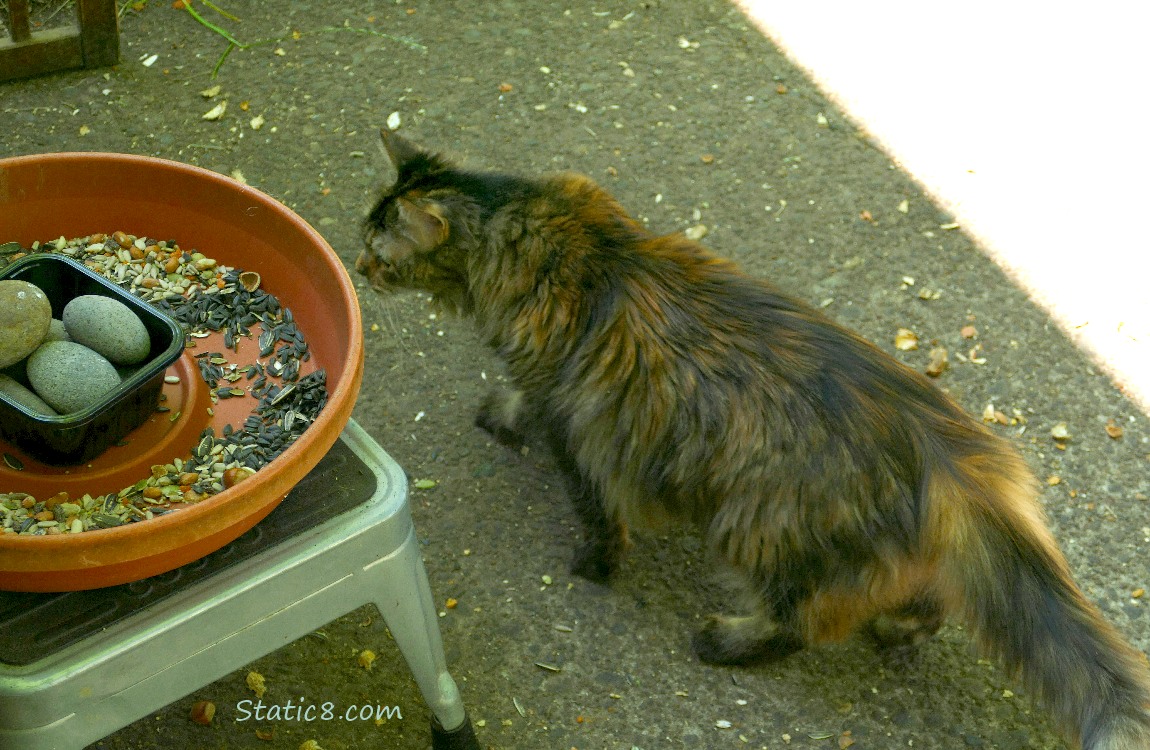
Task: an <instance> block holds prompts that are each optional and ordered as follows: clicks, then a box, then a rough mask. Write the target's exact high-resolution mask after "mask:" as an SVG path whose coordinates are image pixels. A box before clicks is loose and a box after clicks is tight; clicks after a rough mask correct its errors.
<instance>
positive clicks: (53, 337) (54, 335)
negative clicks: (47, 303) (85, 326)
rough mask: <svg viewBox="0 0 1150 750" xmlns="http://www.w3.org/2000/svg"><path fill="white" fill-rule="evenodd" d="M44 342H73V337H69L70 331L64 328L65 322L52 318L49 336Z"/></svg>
mask: <svg viewBox="0 0 1150 750" xmlns="http://www.w3.org/2000/svg"><path fill="white" fill-rule="evenodd" d="M44 341H72V337H71V336H69V335H68V329H66V328H64V321H62V320H60V319H59V318H52V322H51V323H50V324H49V325H48V335H47V336H45V337H44Z"/></svg>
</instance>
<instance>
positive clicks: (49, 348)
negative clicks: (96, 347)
mask: <svg viewBox="0 0 1150 750" xmlns="http://www.w3.org/2000/svg"><path fill="white" fill-rule="evenodd" d="M28 382H30V383H31V384H32V388H33V390H35V391H36V393H37V395H39V396H40V398H42V399H44V400H45V401H47V402H48V403H49V404H50V405H51V406H52V408H53V409H55V410H56V411H58V412H60V413H61V414H71V413H73V412H77V411H80V410H82V409H86V408H87V407H89V406H92V405H94V404H97V403H99V402H100V401H101V400H102V399H103V398H105V397H106V396H107V395H108V392H109V391H111V390H114V389H115V388H116V387H117V386H119V385H120V376H119V374H117V373H116V368H115V367H114V366H113V365H112V363H111V362H109V361H108V360H106V359H104V358H103V357H102V356H100V354H99V353H98V352H95V351H93V350H91V349H89V348H88V347H86V346H84V345H83V344H78V343H76V342H74V341H49V342H48V343H46V344H42V345H41V346H40V348H39V349H37V350H36V351H34V352H32V356H30V357H28Z"/></svg>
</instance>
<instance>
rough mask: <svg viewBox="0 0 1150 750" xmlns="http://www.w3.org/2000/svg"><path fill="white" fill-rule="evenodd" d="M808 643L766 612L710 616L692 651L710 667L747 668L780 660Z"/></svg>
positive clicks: (695, 637)
mask: <svg viewBox="0 0 1150 750" xmlns="http://www.w3.org/2000/svg"><path fill="white" fill-rule="evenodd" d="M805 645H806V644H805V643H804V642H803V639H802V637H801V636H800V635H799V634H798V633H795V632H792V631H791V630H790V629H789V628H786V627H784V626H780V625H779V624H778V623H776V622H775V621H774V620H773V619H772V618H771V617H769V616H767V615H766V614H765V613H755V614H753V615H743V616H738V617H732V616H727V615H711V616H710V617H708V618H707V623H706V625H704V626H703V627H702V629H700V630H699V631H697V632H696V633H695V635H694V636H693V637H692V638H691V648H692V649H693V650H694V652H695V655H696V656H698V657H699V660H700V661H702V662H705V663H707V664H716V665H727V666H734V665H740V666H747V665H752V664H768V663H771V662H775V661H780V660H782V659H784V658H786V657H788V656H790V655H791V654H793V653H795V652H797V651H801V650H802V649H803V648H804V646H805Z"/></svg>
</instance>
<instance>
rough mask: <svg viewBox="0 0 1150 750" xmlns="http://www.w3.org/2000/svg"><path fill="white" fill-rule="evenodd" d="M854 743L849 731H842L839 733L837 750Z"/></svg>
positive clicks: (845, 748)
mask: <svg viewBox="0 0 1150 750" xmlns="http://www.w3.org/2000/svg"><path fill="white" fill-rule="evenodd" d="M853 744H855V741H854V738H853V737H851V733H850V731H846V732H843V733H842V734H840V735H839V750H847V748H848V747H850V746H851V745H853Z"/></svg>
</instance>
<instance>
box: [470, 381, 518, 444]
mask: <svg viewBox="0 0 1150 750" xmlns="http://www.w3.org/2000/svg"><path fill="white" fill-rule="evenodd" d="M508 401H509V399H508V397H506V396H504V395H503V394H501V393H499V392H492V393H489V394H487V396H486V397H485V398H484V399H483V403H481V404H480V405H479V411H478V412H477V413H476V415H475V426H476V427H478V428H479V429H481V430H484V431H485V432H487V433H488V434H490V435H491V437H493V438H495V440H496V442H498V443H499V444H500V445H503V446H506V447H508V448H511V449H513V450H521V449H522V448H523V446H524V445H525V444H526V443H527V438H526V437H524V435H523V434H522V433H520V432H519V431H518V430H517V429H515V425H514V416H515V415H514V413H513V412H512V410H511V408H510V405H509V403H508ZM509 412H512V413H510V414H509ZM509 417H511V418H510V419H509Z"/></svg>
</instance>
